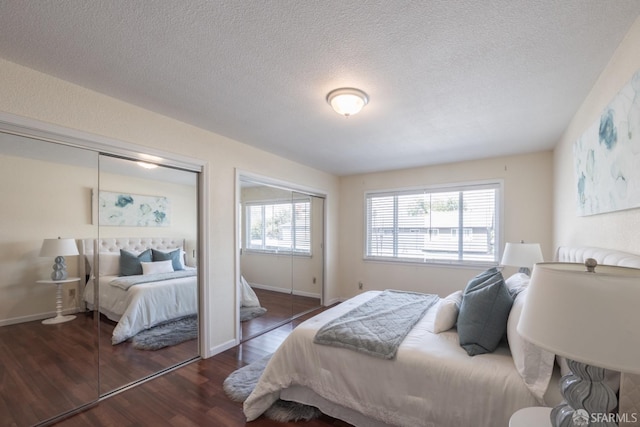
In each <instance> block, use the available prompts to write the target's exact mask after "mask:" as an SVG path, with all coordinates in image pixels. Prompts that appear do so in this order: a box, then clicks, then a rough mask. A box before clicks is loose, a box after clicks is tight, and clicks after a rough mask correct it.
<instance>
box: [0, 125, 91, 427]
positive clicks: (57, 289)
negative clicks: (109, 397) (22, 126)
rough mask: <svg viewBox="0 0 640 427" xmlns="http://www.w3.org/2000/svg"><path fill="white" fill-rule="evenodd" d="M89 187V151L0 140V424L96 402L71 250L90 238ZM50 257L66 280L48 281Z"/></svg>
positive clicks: (81, 287)
mask: <svg viewBox="0 0 640 427" xmlns="http://www.w3.org/2000/svg"><path fill="white" fill-rule="evenodd" d="M97 186H98V154H97V153H96V152H93V151H89V150H84V149H80V148H74V147H69V146H65V145H60V144H55V143H51V142H45V141H40V140H36V139H31V138H27V137H22V136H15V135H10V134H6V133H0V195H1V197H2V203H0V271H1V272H2V274H0V425H3V426H7V425H18V426H26V425H37V424H39V423H42V422H45V421H46V420H49V419H51V418H53V417H57V416H60V415H63V414H65V413H67V412H69V411H73V410H75V409H77V408H80V407H82V406H84V405H87V404H90V403H92V402H95V401H97V399H98V397H99V387H98V341H97V319H96V318H94V316H93V313H92V312H91V311H85V305H84V302H83V295H84V293H85V283H86V276H85V274H84V271H85V270H84V259H83V258H81V257H80V256H78V253H77V252H76V251H74V248H76V249H77V246H76V245H75V241H76V240H79V239H86V238H95V237H97V230H98V229H97V225H96V224H95V223H94V221H93V219H92V215H91V194H92V189H94V188H97ZM58 237H61V238H62V239H69V240H60V241H58V240H57V239H58ZM45 239H52V240H47V242H48V243H47V245H51V248H52V249H51V251H49V250H47V249H46V248H45V250H44V251H42V248H43V242H44V241H45ZM56 255H66V256H65V257H64V264H66V271H67V278H66V279H64V278H62V277H63V275H60V276H55V275H54V278H55V280H54V278H52V273H54V269H53V265H54V258H55V257H56ZM57 268H58V269H59V270H57V272H58V273H60V272H61V270H60V269H61V267H60V266H58V267H57Z"/></svg>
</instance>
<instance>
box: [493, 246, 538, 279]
mask: <svg viewBox="0 0 640 427" xmlns="http://www.w3.org/2000/svg"><path fill="white" fill-rule="evenodd" d="M542 261H544V260H543V258H542V250H541V249H540V244H539V243H525V242H524V241H521V242H520V243H507V244H506V245H505V247H504V254H503V255H502V261H500V264H502V265H510V266H513V267H520V269H519V270H518V272H520V273H524V274H526V275H527V276H529V275H531V268H533V266H534V264H536V263H538V262H542Z"/></svg>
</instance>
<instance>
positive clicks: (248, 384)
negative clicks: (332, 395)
mask: <svg viewBox="0 0 640 427" xmlns="http://www.w3.org/2000/svg"><path fill="white" fill-rule="evenodd" d="M271 356H272V355H268V356H265V357H263V358H262V359H260V360H257V361H255V362H253V363H250V364H249V365H247V366H243V367H242V368H240V369H238V370H236V371H234V372H232V373H231V375H229V376H228V377H227V379H225V380H224V383H223V384H222V388H223V389H224V392H225V393H226V394H227V396H229V398H230V399H231V400H233V401H234V402H244V401H245V400H246V399H247V397H249V395H250V394H251V392H252V391H253V389H254V388H255V387H256V384H257V383H258V379H259V378H260V375H262V372H263V371H264V368H265V367H266V366H267V363H268V362H269V359H271ZM321 414H322V413H321V412H320V411H319V410H318V409H317V408H314V407H313V406H308V405H303V404H302V403H297V402H289V401H286V400H280V399H278V400H276V402H275V403H274V404H273V405H271V407H270V408H269V409H267V410H266V411H265V412H264V414H263V415H264V416H265V417H266V418H269V419H270V420H274V421H279V422H283V423H284V422H288V421H302V420H304V421H309V420H311V419H314V418H318V417H319V416H320V415H321Z"/></svg>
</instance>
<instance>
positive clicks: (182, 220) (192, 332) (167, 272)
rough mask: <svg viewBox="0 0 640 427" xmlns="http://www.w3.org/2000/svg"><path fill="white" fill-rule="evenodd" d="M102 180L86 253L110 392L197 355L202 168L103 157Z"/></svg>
mask: <svg viewBox="0 0 640 427" xmlns="http://www.w3.org/2000/svg"><path fill="white" fill-rule="evenodd" d="M99 181H100V186H99V190H98V192H97V194H94V208H95V210H96V212H95V214H94V217H95V218H97V221H98V224H99V231H98V235H99V238H98V239H97V240H96V241H94V242H86V241H85V242H83V251H84V252H85V253H86V254H87V256H88V257H89V255H91V257H90V258H91V259H93V260H95V261H94V265H95V273H94V274H93V275H92V280H93V281H94V286H96V290H97V292H96V295H97V297H98V298H97V301H96V302H95V303H94V304H91V305H92V308H93V309H94V310H97V311H98V313H97V317H98V318H99V325H100V393H101V395H104V394H107V393H110V392H113V391H115V390H118V389H120V388H122V387H124V386H127V385H129V384H131V383H134V382H136V381H139V380H140V379H143V378H147V377H148V376H151V375H153V374H156V373H157V372H160V371H163V370H165V369H168V368H171V367H173V366H175V365H178V364H180V363H183V362H185V361H188V360H191V359H194V358H196V357H197V356H198V354H199V352H198V340H197V336H198V317H197V314H198V275H197V265H196V264H197V263H196V249H197V247H198V173H196V172H193V171H186V170H180V169H175V168H170V167H165V166H160V165H156V164H152V163H148V162H139V161H135V160H130V159H124V158H118V157H112V156H107V155H101V156H100V180H99ZM136 270H137V271H136Z"/></svg>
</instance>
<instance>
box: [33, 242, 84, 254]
mask: <svg viewBox="0 0 640 427" xmlns="http://www.w3.org/2000/svg"><path fill="white" fill-rule="evenodd" d="M72 255H79V252H78V245H76V241H75V240H74V239H60V238H57V239H44V241H43V242H42V248H41V249H40V256H41V257H57V256H72Z"/></svg>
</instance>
